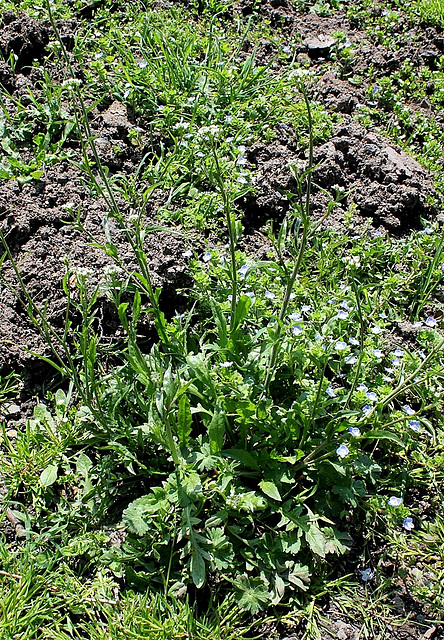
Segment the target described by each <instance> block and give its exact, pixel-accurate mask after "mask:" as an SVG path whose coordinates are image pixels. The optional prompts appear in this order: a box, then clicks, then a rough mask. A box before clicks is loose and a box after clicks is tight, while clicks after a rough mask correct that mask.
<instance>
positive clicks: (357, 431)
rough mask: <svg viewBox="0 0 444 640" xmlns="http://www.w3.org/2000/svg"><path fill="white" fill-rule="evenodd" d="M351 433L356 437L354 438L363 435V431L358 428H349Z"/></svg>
mask: <svg viewBox="0 0 444 640" xmlns="http://www.w3.org/2000/svg"><path fill="white" fill-rule="evenodd" d="M348 430H349V433H350V434H351V435H352V436H353V437H354V438H359V436H360V435H361V430H360V429H358V427H349V428H348Z"/></svg>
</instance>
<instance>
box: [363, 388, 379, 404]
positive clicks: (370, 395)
mask: <svg viewBox="0 0 444 640" xmlns="http://www.w3.org/2000/svg"><path fill="white" fill-rule="evenodd" d="M366 396H367V398H368V399H369V400H371V401H372V402H377V401H378V396H377V395H376V393H375V392H374V391H369V392H368V393H366Z"/></svg>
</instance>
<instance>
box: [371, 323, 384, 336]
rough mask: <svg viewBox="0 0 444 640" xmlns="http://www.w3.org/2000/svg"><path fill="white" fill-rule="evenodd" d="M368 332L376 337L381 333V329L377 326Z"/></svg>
mask: <svg viewBox="0 0 444 640" xmlns="http://www.w3.org/2000/svg"><path fill="white" fill-rule="evenodd" d="M370 331H371V332H372V333H374V334H375V336H377V335H379V334H380V333H382V329H381V327H379V326H378V325H376V326H375V327H372V328H371V329H370Z"/></svg>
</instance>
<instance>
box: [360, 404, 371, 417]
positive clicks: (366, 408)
mask: <svg viewBox="0 0 444 640" xmlns="http://www.w3.org/2000/svg"><path fill="white" fill-rule="evenodd" d="M371 410H372V408H371V406H370V405H369V404H366V405H365V406H364V407H362V413H363V414H364V415H367V414H368V413H370V411H371Z"/></svg>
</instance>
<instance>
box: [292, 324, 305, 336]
mask: <svg viewBox="0 0 444 640" xmlns="http://www.w3.org/2000/svg"><path fill="white" fill-rule="evenodd" d="M291 333H292V334H293V335H294V336H300V335H301V333H303V329H302V327H301V325H300V324H295V325H294V327H292V328H291Z"/></svg>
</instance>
